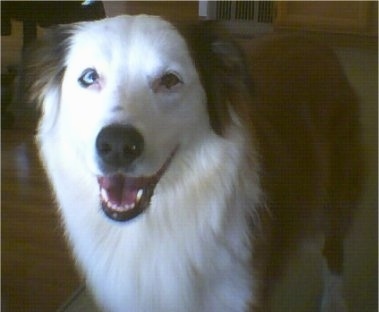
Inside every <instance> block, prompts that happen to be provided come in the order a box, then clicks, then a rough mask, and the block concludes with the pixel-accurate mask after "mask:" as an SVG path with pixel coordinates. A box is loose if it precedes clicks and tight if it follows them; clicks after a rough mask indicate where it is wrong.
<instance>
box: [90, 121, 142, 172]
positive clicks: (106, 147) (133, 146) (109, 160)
mask: <svg viewBox="0 0 379 312" xmlns="http://www.w3.org/2000/svg"><path fill="white" fill-rule="evenodd" d="M143 148H144V140H143V137H142V135H141V134H140V133H139V132H138V131H137V130H136V129H135V128H134V127H131V126H125V125H110V126H107V127H105V128H103V129H102V130H101V131H100V133H99V134H98V136H97V138H96V151H97V154H98V156H99V157H100V159H101V161H102V162H103V164H105V165H107V166H110V167H112V168H127V167H129V166H130V165H131V163H132V162H133V161H134V160H136V159H137V158H138V157H139V156H141V154H142V152H143Z"/></svg>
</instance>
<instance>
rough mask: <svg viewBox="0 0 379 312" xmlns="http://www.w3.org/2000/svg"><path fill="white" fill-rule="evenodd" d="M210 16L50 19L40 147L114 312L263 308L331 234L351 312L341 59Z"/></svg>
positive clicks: (352, 138) (80, 256)
mask: <svg viewBox="0 0 379 312" xmlns="http://www.w3.org/2000/svg"><path fill="white" fill-rule="evenodd" d="M216 33H217V31H215V29H214V27H213V26H212V25H210V24H204V25H202V24H200V25H196V26H191V27H179V28H177V27H174V26H173V25H172V24H170V23H168V22H166V21H163V20H162V19H160V18H158V17H151V16H145V15H143V16H119V17H115V18H109V19H104V20H100V21H95V22H83V23H78V24H73V25H62V26H59V27H57V28H56V29H54V30H52V32H50V33H49V34H48V35H47V37H46V40H45V42H44V43H43V44H42V45H41V46H40V48H39V50H38V52H37V54H36V56H37V57H36V58H34V61H33V62H32V65H31V66H30V69H31V70H32V71H31V72H32V76H31V77H32V84H31V89H32V95H33V97H34V99H36V100H38V102H39V104H40V107H41V109H42V117H41V120H40V123H39V128H38V135H37V142H38V146H39V149H40V155H41V158H42V160H43V163H44V166H45V169H46V171H47V174H48V176H49V178H50V181H51V183H52V186H53V189H54V191H55V194H56V198H57V201H58V203H59V207H60V213H61V215H62V219H63V223H64V227H65V230H66V235H67V238H68V240H69V242H70V244H71V246H72V249H73V254H74V256H75V259H76V260H77V263H78V265H79V267H80V268H81V270H82V272H83V273H84V276H85V278H86V281H87V283H88V285H89V286H90V289H91V290H92V292H93V294H94V296H95V298H96V301H97V303H98V305H99V306H100V307H101V308H103V309H104V310H105V311H120V312H121V311H133V312H142V311H144V312H147V311H164V312H166V311H175V312H177V311H192V312H199V311H204V312H209V311H212V312H220V311H248V310H251V311H258V310H263V311H267V310H268V309H269V308H268V306H267V302H268V300H267V298H268V296H269V295H270V292H271V291H272V288H273V287H272V286H273V281H275V280H276V279H277V278H278V277H279V276H280V272H281V268H282V267H283V264H284V263H285V259H286V255H288V254H289V251H291V250H294V249H295V248H296V246H298V243H299V242H300V241H301V240H302V239H305V238H307V237H309V235H310V234H314V233H317V232H322V233H324V234H325V244H324V248H323V254H324V255H325V259H326V263H327V266H328V269H329V284H328V285H327V286H328V287H327V290H328V291H326V292H325V296H324V298H323V304H322V309H323V310H324V311H331V310H332V309H333V308H335V309H337V310H338V309H339V310H343V308H344V304H343V301H342V299H341V294H340V291H341V289H340V288H341V285H340V282H341V281H340V280H341V273H342V265H343V261H342V255H343V249H342V243H343V237H344V235H345V232H346V229H347V225H348V223H349V221H350V215H351V211H352V208H353V207H354V205H355V204H356V201H357V198H358V195H359V188H360V187H359V182H360V174H359V172H360V171H359V170H360V169H359V165H360V164H359V135H358V123H357V118H356V117H357V104H356V98H355V95H354V93H353V91H352V90H351V88H350V86H349V84H348V82H347V80H346V77H345V76H344V74H343V73H342V71H341V68H340V66H339V65H338V62H337V61H336V58H335V56H334V55H333V53H331V52H330V51H329V50H328V49H326V48H323V47H321V48H320V47H317V49H316V48H315V46H314V45H313V44H312V43H311V42H309V41H308V40H305V39H294V38H290V37H285V38H269V39H264V40H259V42H258V40H256V41H257V42H255V43H254V44H253V45H252V48H251V49H249V50H248V51H249V53H248V58H246V60H247V62H245V61H244V57H242V55H243V53H242V52H241V50H239V49H238V48H237V47H236V45H234V44H232V43H231V42H229V41H227V40H224V39H222V38H221V37H220V36H218V35H217V34H216Z"/></svg>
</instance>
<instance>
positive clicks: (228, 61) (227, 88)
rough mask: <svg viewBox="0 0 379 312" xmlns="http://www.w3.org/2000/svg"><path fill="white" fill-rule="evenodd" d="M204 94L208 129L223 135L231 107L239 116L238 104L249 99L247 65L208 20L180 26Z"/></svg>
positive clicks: (241, 55) (238, 50)
mask: <svg viewBox="0 0 379 312" xmlns="http://www.w3.org/2000/svg"><path fill="white" fill-rule="evenodd" d="M178 29H179V31H180V32H181V34H182V35H183V37H184V38H185V39H186V41H187V44H188V47H189V49H190V52H191V56H192V58H193V61H194V63H195V66H196V68H197V70H198V73H199V75H200V79H201V82H202V84H203V87H204V89H205V92H206V95H207V108H208V114H209V119H210V124H211V127H212V129H213V130H214V131H215V133H216V134H218V135H221V136H223V135H224V134H225V130H226V128H227V126H228V125H229V123H230V113H231V110H232V111H233V112H235V113H237V114H238V115H239V112H240V105H246V104H248V102H249V101H250V100H251V93H252V89H253V88H252V84H251V80H250V78H249V74H248V66H247V65H246V64H245V58H244V56H243V53H242V51H241V50H240V49H239V47H238V46H237V45H236V44H235V43H234V42H233V41H231V40H230V39H228V38H227V37H226V36H225V34H224V33H223V31H222V30H220V29H219V28H218V27H217V26H216V25H215V24H214V23H212V22H200V23H198V24H195V25H185V26H183V25H180V26H178Z"/></svg>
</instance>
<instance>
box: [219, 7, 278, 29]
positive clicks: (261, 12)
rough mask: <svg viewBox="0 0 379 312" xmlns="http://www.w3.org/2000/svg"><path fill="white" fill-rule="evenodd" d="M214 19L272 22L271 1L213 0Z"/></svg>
mask: <svg viewBox="0 0 379 312" xmlns="http://www.w3.org/2000/svg"><path fill="white" fill-rule="evenodd" d="M213 5H214V6H215V12H214V13H215V14H214V16H213V19H216V20H224V21H231V20H237V21H238V20H239V21H254V22H257V23H269V24H270V23H272V21H273V15H274V3H273V1H215V2H214V4H213Z"/></svg>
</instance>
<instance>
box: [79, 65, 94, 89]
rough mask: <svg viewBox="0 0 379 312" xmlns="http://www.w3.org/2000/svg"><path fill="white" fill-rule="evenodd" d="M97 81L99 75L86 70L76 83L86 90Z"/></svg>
mask: <svg viewBox="0 0 379 312" xmlns="http://www.w3.org/2000/svg"><path fill="white" fill-rule="evenodd" d="M98 79H99V74H98V73H97V71H96V70H95V69H92V68H88V69H86V70H85V71H84V72H83V73H82V75H81V76H80V77H79V79H78V81H79V84H80V85H81V86H82V87H84V88H87V87H89V86H91V85H93V84H94V83H96V81H97V80H98Z"/></svg>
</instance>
